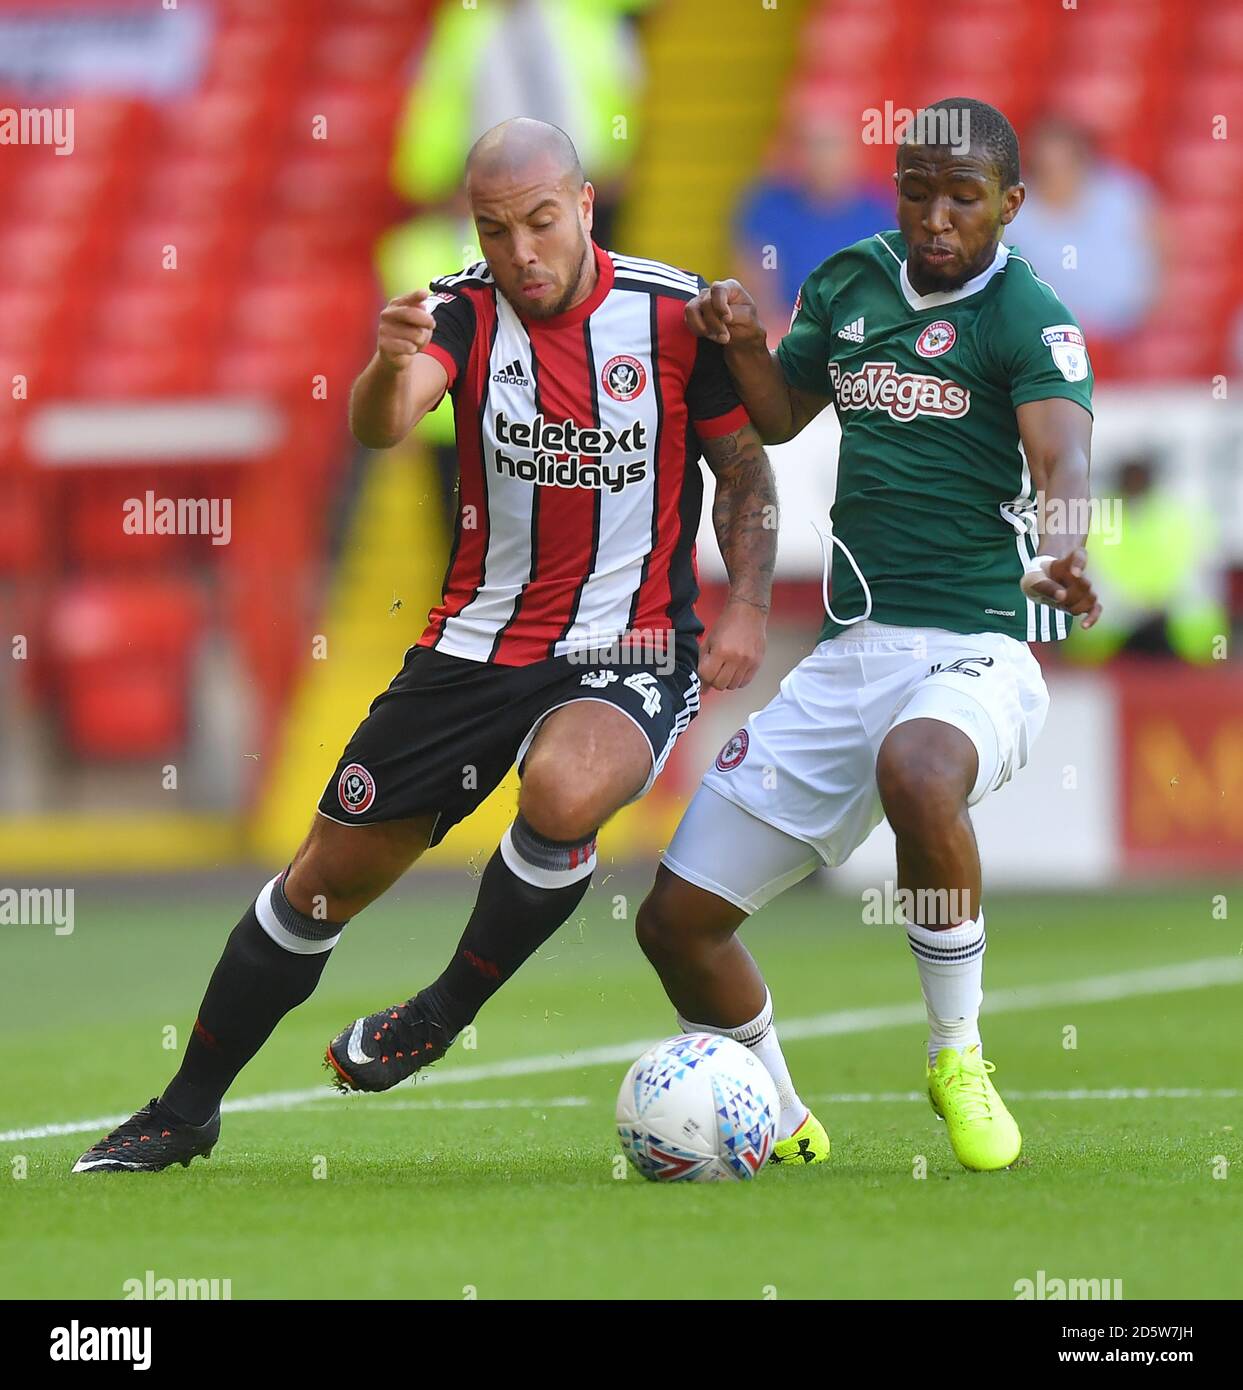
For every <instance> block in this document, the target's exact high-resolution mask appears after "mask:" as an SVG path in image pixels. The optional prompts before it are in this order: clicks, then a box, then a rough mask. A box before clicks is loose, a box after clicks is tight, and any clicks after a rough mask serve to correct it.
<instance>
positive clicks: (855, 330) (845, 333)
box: [837, 314, 863, 343]
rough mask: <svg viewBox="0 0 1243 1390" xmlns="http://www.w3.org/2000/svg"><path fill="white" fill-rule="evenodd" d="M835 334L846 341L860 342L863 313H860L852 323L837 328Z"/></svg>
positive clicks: (861, 338) (861, 339)
mask: <svg viewBox="0 0 1243 1390" xmlns="http://www.w3.org/2000/svg"><path fill="white" fill-rule="evenodd" d="M837 336H838V337H839V338H845V339H846V341H847V342H848V343H861V342H862V341H863V315H862V314H860V315H859V317H858V318H857V319H855V321H854V323H848V324H847V325H846V327H845V328H839V329H838V330H837Z"/></svg>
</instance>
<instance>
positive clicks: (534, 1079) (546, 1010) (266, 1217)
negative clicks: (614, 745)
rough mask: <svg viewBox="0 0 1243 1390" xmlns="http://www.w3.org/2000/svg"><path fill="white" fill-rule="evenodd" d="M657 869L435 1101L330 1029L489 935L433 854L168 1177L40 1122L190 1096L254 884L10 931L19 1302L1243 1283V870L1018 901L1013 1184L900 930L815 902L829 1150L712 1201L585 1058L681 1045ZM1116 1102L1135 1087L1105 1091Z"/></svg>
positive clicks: (784, 992)
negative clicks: (1219, 898)
mask: <svg viewBox="0 0 1243 1390" xmlns="http://www.w3.org/2000/svg"><path fill="white" fill-rule="evenodd" d="M648 881H649V880H648V879H647V878H645V877H642V876H634V877H633V878H613V879H611V880H610V881H609V882H607V883H605V884H602V885H599V886H597V887H596V888H595V889H593V891H592V892H591V893H590V894H589V896H588V898H587V899H586V900H585V903H584V908H583V912H582V914H581V918H580V920H579V921H577V922H573V923H570V924H568V925H567V926H566V927H565V928H563V929H562V931H561V932H560V933H559V934H558V935H557V936H556V937H555V938H554V939H553V941H552V942H550V943H549V944H548V945H547V946H546V947H545V949H544V950H543V951H541V952H540V954H539V956H538V957H537V958H536V959H535V960H533V961H532V962H530V963H529V964H528V965H527V966H526V967H525V968H524V970H523V971H522V973H521V975H520V976H519V977H517V978H516V979H515V980H514V981H512V982H511V983H510V985H509V986H507V987H506V988H505V989H504V990H503V991H502V992H501V993H500V994H499V995H498V996H497V997H496V998H495V999H494V1000H493V1001H492V1003H491V1004H490V1005H489V1007H488V1008H487V1009H486V1010H485V1011H484V1013H483V1014H482V1015H481V1017H480V1019H479V1023H478V1034H477V1038H476V1040H475V1041H476V1044H477V1045H476V1046H475V1048H474V1049H473V1050H469V1051H468V1050H465V1049H464V1048H462V1047H461V1045H459V1046H458V1047H457V1048H455V1049H454V1051H453V1052H452V1053H451V1054H450V1056H449V1058H448V1059H446V1061H445V1062H444V1063H443V1064H441V1066H439V1067H438V1068H436V1069H435V1070H434V1071H433V1072H432V1073H431V1074H430V1075H429V1078H428V1079H427V1080H426V1081H424V1082H421V1083H420V1084H419V1085H417V1086H414V1085H409V1084H408V1085H406V1086H403V1087H400V1088H398V1089H397V1091H395V1092H391V1093H389V1094H388V1095H386V1096H382V1097H375V1098H364V1097H350V1098H345V1097H340V1096H337V1095H336V1094H335V1093H332V1092H330V1091H329V1090H328V1089H327V1087H326V1084H325V1077H324V1073H323V1072H322V1071H321V1069H320V1058H321V1056H322V1053H323V1048H324V1045H325V1043H326V1041H327V1039H328V1038H329V1037H330V1036H331V1035H332V1034H333V1033H334V1032H335V1031H336V1030H337V1029H338V1028H340V1027H341V1026H342V1025H343V1024H344V1023H345V1022H346V1021H348V1020H349V1019H351V1018H353V1017H355V1016H356V1015H357V1014H359V1013H361V1012H363V1011H367V1010H371V1009H374V1008H378V1007H380V1006H381V1005H383V1004H386V1003H388V1002H391V1001H393V1000H394V999H397V998H401V997H404V996H405V995H406V994H408V993H412V992H413V991H414V990H415V989H417V988H418V987H420V986H421V985H423V984H425V983H426V982H427V981H428V980H429V979H430V978H431V977H432V976H433V975H434V974H435V972H436V970H437V968H438V967H439V965H440V964H441V962H442V961H443V959H444V958H445V956H446V954H447V952H448V951H449V949H450V948H451V946H452V945H453V943H454V942H455V941H456V939H457V935H458V933H459V931H460V928H461V924H462V922H463V921H464V920H465V916H466V912H467V910H468V907H469V901H470V895H469V893H468V891H467V889H468V888H471V887H473V884H471V883H470V882H469V881H467V883H466V884H464V885H462V886H461V887H458V886H456V885H454V884H452V883H449V882H447V881H446V880H441V879H432V878H427V879H420V877H419V875H418V873H417V871H416V872H415V874H414V875H412V876H411V877H410V878H409V879H407V880H406V883H405V885H404V887H403V888H402V889H401V890H399V893H400V896H393V897H391V898H390V899H389V900H386V901H384V902H381V903H380V904H377V905H376V906H375V907H373V908H371V909H370V910H369V911H368V912H367V913H366V914H365V915H364V916H362V917H360V918H359V919H358V920H357V921H356V922H355V923H353V924H352V925H351V926H350V928H349V929H348V933H347V936H346V939H345V941H344V942H343V943H342V945H341V947H340V948H339V949H338V951H337V953H336V956H335V957H334V959H333V960H332V962H331V963H330V965H329V967H328V970H327V972H326V974H325V977H324V980H323V982H322V985H321V987H320V990H319V992H318V993H317V994H316V996H315V997H314V998H313V999H312V1000H311V1001H310V1002H309V1003H308V1004H307V1005H305V1006H304V1007H303V1008H302V1009H300V1010H298V1011H297V1012H296V1013H295V1014H293V1015H291V1016H290V1017H289V1018H287V1019H286V1020H285V1022H284V1023H283V1024H282V1025H281V1026H280V1028H279V1029H278V1030H277V1032H276V1034H275V1036H274V1037H273V1039H272V1040H271V1041H270V1043H269V1044H268V1046H267V1047H266V1048H265V1049H264V1051H263V1052H262V1053H261V1054H260V1056H259V1057H258V1058H257V1059H256V1060H255V1061H254V1062H253V1063H252V1064H251V1065H250V1067H248V1068H247V1070H246V1071H245V1072H244V1073H243V1074H242V1076H241V1078H240V1079H239V1081H238V1083H237V1085H236V1087H235V1088H234V1092H233V1095H232V1097H231V1099H233V1100H246V1099H248V1098H262V1097H267V1099H266V1100H261V1101H260V1104H259V1107H258V1108H254V1109H250V1110H243V1111H239V1112H237V1113H230V1114H227V1115H226V1116H225V1120H224V1130H223V1134H222V1138H221V1142H220V1145H219V1146H218V1147H217V1149H216V1152H215V1154H214V1155H213V1157H212V1159H211V1161H210V1162H208V1163H203V1162H201V1161H199V1162H195V1163H194V1164H193V1165H192V1167H191V1168H190V1169H189V1170H183V1169H181V1168H175V1169H173V1170H171V1171H169V1172H167V1173H163V1174H157V1175H135V1176H125V1175H117V1176H104V1175H98V1176H94V1177H91V1176H81V1177H70V1176H69V1174H68V1169H69V1167H70V1165H71V1164H72V1162H73V1160H74V1159H75V1158H76V1156H77V1155H78V1154H79V1153H80V1152H81V1151H82V1150H83V1149H85V1148H86V1147H87V1145H88V1144H89V1143H91V1142H92V1141H93V1140H94V1139H95V1138H96V1137H98V1133H99V1130H90V1131H88V1132H81V1133H68V1134H65V1133H59V1134H57V1133H52V1134H47V1133H40V1134H38V1135H33V1134H28V1133H25V1132H26V1131H34V1130H40V1131H42V1130H44V1129H46V1128H47V1127H51V1126H54V1125H73V1124H75V1123H76V1124H80V1123H81V1122H83V1121H86V1120H91V1119H97V1118H100V1117H108V1116H113V1115H118V1114H121V1113H126V1114H128V1113H129V1112H130V1111H131V1110H133V1109H134V1108H135V1107H136V1106H138V1105H140V1104H142V1103H144V1102H145V1101H146V1100H147V1099H148V1097H150V1096H152V1095H154V1094H156V1093H157V1092H158V1091H159V1090H160V1089H161V1087H162V1085H163V1084H164V1082H165V1080H166V1079H167V1077H168V1075H169V1074H170V1073H171V1071H172V1070H173V1069H174V1067H175V1065H176V1061H177V1058H178V1056H179V1054H180V1045H181V1042H182V1040H183V1039H184V1037H185V1030H186V1028H187V1026H188V1024H189V1023H190V1022H191V1021H192V1019H193V1015H194V1009H195V1006H196V1005H197V1002H198V1000H199V997H200V995H201V992H202V988H203V985H204V983H205V981H206V978H207V975H208V973H209V971H210V969H211V966H212V964H213V963H214V961H215V959H216V957H217V955H218V954H219V950H220V946H221V943H222V942H223V939H224V935H225V934H226V932H227V931H228V929H229V928H230V927H231V925H232V923H233V922H234V921H235V920H236V918H237V916H238V913H239V911H240V908H241V906H242V903H243V897H244V892H245V890H244V889H243V890H242V891H241V892H226V891H224V890H223V889H221V890H216V891H213V892H210V893H201V892H196V893H189V892H186V891H181V890H178V889H176V888H169V890H168V891H167V893H164V894H153V893H151V892H150V891H146V892H144V893H142V894H136V895H134V896H133V897H132V898H127V897H126V896H125V894H124V891H123V890H121V889H118V888H108V887H104V886H95V887H92V888H88V889H86V890H85V891H83V890H79V891H78V894H77V903H76V922H75V930H74V932H73V934H72V935H66V936H61V937H57V936H55V935H53V933H52V930H51V928H43V927H12V926H10V927H6V928H4V929H3V930H4V936H3V940H2V941H0V947H2V949H3V953H4V955H3V978H4V987H3V998H4V1008H3V1011H2V1013H0V1044H2V1046H3V1058H4V1062H3V1075H4V1078H5V1079H4V1085H3V1087H2V1088H0V1134H2V1135H3V1142H0V1164H2V1165H3V1167H2V1168H0V1269H2V1275H0V1294H3V1296H4V1297H6V1298H19V1299H20V1298H46V1297H64V1298H74V1299H77V1298H105V1299H107V1298H120V1297H121V1296H122V1293H123V1289H124V1285H125V1281H126V1280H129V1279H139V1280H143V1279H144V1278H145V1277H146V1272H147V1271H148V1270H150V1271H152V1277H154V1278H157V1279H160V1278H171V1279H220V1280H224V1279H228V1280H229V1281H230V1287H231V1294H232V1297H233V1298H235V1299H245V1298H282V1297H293V1298H302V1297H306V1298H318V1297H330V1298H338V1297H365V1298H384V1297H399V1298H445V1299H462V1298H465V1297H471V1296H474V1297H478V1298H480V1299H489V1298H512V1297H525V1298H553V1299H579V1298H609V1297H623V1298H647V1297H651V1298H678V1297H726V1298H740V1299H762V1298H765V1297H770V1298H771V1297H776V1298H779V1299H789V1298H840V1297H844V1298H872V1297H882V1298H883V1297H898V1298H905V1297H910V1298H925V1297H929V1296H935V1297H957V1298H1000V1299H1010V1298H1013V1297H1014V1296H1015V1283H1016V1281H1018V1280H1021V1279H1032V1280H1035V1279H1036V1277H1037V1272H1038V1271H1040V1270H1044V1271H1045V1275H1046V1278H1048V1279H1052V1278H1084V1279H1092V1278H1097V1279H1102V1280H1104V1279H1118V1280H1121V1281H1122V1291H1123V1296H1124V1297H1125V1298H1127V1299H1138V1298H1171V1297H1174V1298H1177V1297H1202V1298H1212V1299H1224V1298H1239V1297H1240V1296H1243V1265H1241V1264H1240V1261H1239V1259H1238V1250H1237V1241H1236V1240H1233V1239H1231V1238H1229V1236H1228V1233H1229V1232H1230V1231H1237V1230H1238V1229H1239V1228H1240V1223H1241V1222H1243V1154H1241V1153H1240V1145H1239V1139H1240V1135H1241V1134H1243V1117H1241V1115H1240V1110H1241V1106H1240V1097H1243V1068H1241V1067H1240V1061H1241V1060H1243V1056H1241V1054H1243V1043H1241V1038H1243V1033H1241V1032H1240V1028H1239V1016H1240V1014H1239V997H1238V992H1239V979H1240V970H1241V967H1243V956H1241V946H1243V926H1241V925H1240V924H1241V923H1243V910H1239V911H1236V913H1235V916H1234V918H1233V919H1226V920H1219V918H1220V911H1218V913H1217V914H1214V911H1213V899H1214V895H1215V894H1216V893H1220V892H1221V891H1222V890H1221V887H1220V885H1218V886H1215V887H1212V888H1210V887H1204V888H1200V887H1198V886H1191V887H1186V888H1179V889H1168V890H1166V889H1162V890H1154V891H1145V892H1142V893H1141V892H1134V893H1129V894H1118V893H1115V894H1112V895H1109V896H1100V897H1095V896H1069V895H1057V896H1054V895H1050V896H1024V897H1004V896H1001V895H997V896H995V897H993V898H992V899H991V900H990V901H989V904H988V913H989V917H988V920H989V933H990V945H989V952H988V957H987V961H986V968H985V983H986V986H987V988H988V990H989V991H990V994H989V996H988V997H986V1001H985V1018H984V1039H985V1048H986V1053H987V1055H989V1056H990V1057H992V1058H993V1059H994V1060H995V1061H996V1063H997V1066H998V1071H997V1077H996V1079H997V1081H998V1083H999V1086H1000V1089H1001V1091H1002V1094H1003V1095H1005V1096H1007V1097H1008V1098H1009V1099H1010V1102H1011V1107H1012V1109H1013V1110H1014V1112H1015V1114H1016V1116H1017V1118H1018V1120H1019V1123H1020V1125H1021V1126H1022V1129H1023V1133H1024V1153H1023V1156H1022V1158H1021V1159H1020V1161H1019V1163H1018V1165H1017V1166H1016V1167H1015V1168H1014V1169H1012V1170H1010V1171H1009V1172H1005V1173H995V1174H987V1175H979V1174H971V1173H967V1172H964V1171H963V1170H961V1169H960V1168H959V1167H958V1165H957V1163H956V1162H955V1161H954V1158H953V1156H952V1154H951V1152H950V1149H949V1145H948V1142H947V1140H946V1138H945V1134H944V1130H943V1127H942V1126H941V1124H940V1122H939V1121H937V1120H936V1119H935V1117H934V1116H933V1114H932V1112H931V1110H930V1109H929V1107H928V1104H927V1102H926V1100H921V1099H919V1098H918V1094H917V1093H918V1092H919V1091H920V1088H921V1084H922V1080H923V1077H922V1062H921V1050H922V1042H923V1037H924V1034H923V1028H922V1025H921V1023H920V1022H919V992H918V982H917V977H916V972H915V967H914V964H913V962H912V961H911V959H910V956H909V953H908V951H907V948H906V944H905V940H904V937H903V934H902V932H901V930H900V929H899V928H895V927H886V928H882V927H865V926H861V925H860V924H859V921H860V904H859V900H858V899H857V898H845V897H835V896H827V895H824V894H822V893H820V892H819V891H816V890H803V891H798V892H795V893H791V894H787V896H786V897H785V898H784V899H783V900H781V901H780V902H778V903H777V904H774V905H773V906H772V907H770V908H769V909H768V910H767V911H765V912H764V913H763V914H761V915H760V916H759V917H758V918H756V919H755V920H754V921H753V922H752V923H751V924H750V926H749V929H748V930H747V932H746V940H747V942H748V944H749V945H750V947H751V949H752V951H753V952H754V953H755V954H756V955H757V957H758V958H759V960H760V962H761V964H762V966H763V967H764V968H765V970H766V972H767V975H768V978H769V982H770V984H771V987H772V991H773V995H774V998H775V1000H776V1004H777V1009H778V1024H779V1026H780V1023H781V1022H782V1021H783V1020H785V1021H787V1022H790V1023H791V1024H792V1027H791V1030H790V1031H791V1036H790V1038H789V1040H788V1042H787V1048H786V1051H787V1056H788V1057H789V1060H790V1063H791V1067H792V1069H793V1072H794V1075H795V1080H796V1082H797V1084H798V1086H799V1088H800V1090H801V1092H802V1093H803V1096H804V1098H805V1099H807V1100H809V1101H810V1102H811V1103H812V1104H813V1105H814V1106H815V1108H816V1110H817V1112H818V1113H819V1115H820V1117H821V1118H822V1119H823V1120H824V1121H825V1123H826V1125H827V1126H828V1128H829V1131H830V1133H831V1135H832V1137H833V1144H834V1155H833V1159H832V1161H831V1162H830V1163H829V1164H827V1165H825V1166H822V1167H817V1168H811V1169H805V1170H800V1171H794V1170H790V1169H769V1170H768V1171H766V1172H764V1173H763V1174H761V1176H760V1178H759V1180H758V1181H756V1182H753V1183H747V1184H741V1183H739V1184H734V1183H731V1184H723V1185H719V1186H703V1187H699V1186H686V1185H676V1184H675V1185H669V1186H658V1185H655V1184H649V1183H645V1182H643V1181H642V1180H641V1179H640V1178H639V1177H638V1175H637V1174H636V1173H634V1172H628V1171H627V1170H626V1169H625V1167H624V1166H623V1165H621V1164H620V1163H619V1162H618V1153H619V1150H618V1145H617V1141H616V1134H615V1131H614V1127H613V1105H614V1101H615V1098H616V1093H617V1087H618V1085H619V1083H620V1079H621V1077H622V1075H623V1073H624V1071H625V1069H626V1065H627V1062H628V1060H629V1057H628V1056H627V1057H626V1058H625V1060H620V1059H617V1058H614V1059H613V1060H609V1061H607V1062H599V1061H594V1060H593V1059H592V1058H591V1057H590V1055H585V1054H589V1053H590V1050H592V1049H596V1050H600V1049H606V1050H607V1049H612V1048H617V1047H624V1046H625V1045H626V1044H630V1043H632V1042H633V1043H635V1044H636V1048H635V1051H636V1052H637V1050H638V1049H637V1044H638V1043H639V1042H641V1041H642V1040H645V1039H646V1040H654V1039H656V1038H659V1037H661V1036H665V1035H667V1034H669V1033H671V1032H672V1031H674V1030H673V1027H672V1020H671V1018H670V1011H669V1009H668V1006H667V1004H666V1003H665V1001H664V998H663V995H662V994H661V993H660V990H659V987H658V985H657V982H656V979H655V977H654V976H653V975H652V973H651V972H650V970H649V969H648V967H647V965H646V963H645V962H644V961H643V960H642V958H641V957H640V955H639V952H638V950H637V948H636V947H635V945H634V942H633V938H632V935H631V926H630V922H629V921H628V920H615V919H614V915H613V914H614V901H615V900H614V896H613V895H614V894H615V893H618V892H624V893H626V894H627V895H628V903H627V904H626V910H627V911H629V913H630V914H631V915H633V910H634V907H635V906H636V905H637V903H638V901H639V900H640V898H641V896H642V893H643V892H644V891H645V889H646V886H647V882H648ZM251 891H253V889H252V890H251ZM1197 962H1199V963H1200V964H1196V963H1197ZM1205 962H1208V964H1204V963H1205ZM1101 981H1104V983H1100V982H1101ZM990 999H991V1001H992V1003H993V1006H994V1007H993V1008H992V1010H991V1011H990ZM885 1010H888V1012H885ZM170 1025H171V1026H172V1027H174V1028H175V1029H176V1034H177V1035H176V1043H175V1047H174V1049H173V1050H169V1049H168V1048H167V1047H166V1042H167V1041H169V1038H168V1035H167V1034H166V1033H165V1029H166V1028H167V1027H169V1026H170ZM1067 1030H1073V1032H1068V1031H1067ZM1068 1042H1073V1043H1074V1044H1075V1045H1074V1046H1073V1047H1070V1046H1068V1045H1067V1043H1068ZM1096 1091H1115V1092H1117V1093H1118V1094H1117V1095H1115V1096H1113V1097H1111V1098H1108V1099H1103V1098H1095V1099H1093V1098H1087V1097H1084V1096H1083V1095H1082V1094H1081V1093H1083V1092H1096ZM1171 1092H1172V1093H1173V1094H1170V1093H1171ZM276 1093H282V1095H281V1097H280V1098H274V1097H275V1095H276ZM921 1156H922V1161H921ZM925 1165H926V1176H923V1177H920V1176H917V1174H918V1173H919V1172H920V1171H921V1170H922V1169H923V1168H924V1166H925ZM23 1174H24V1176H23ZM619 1174H620V1175H621V1176H619Z"/></svg>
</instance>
